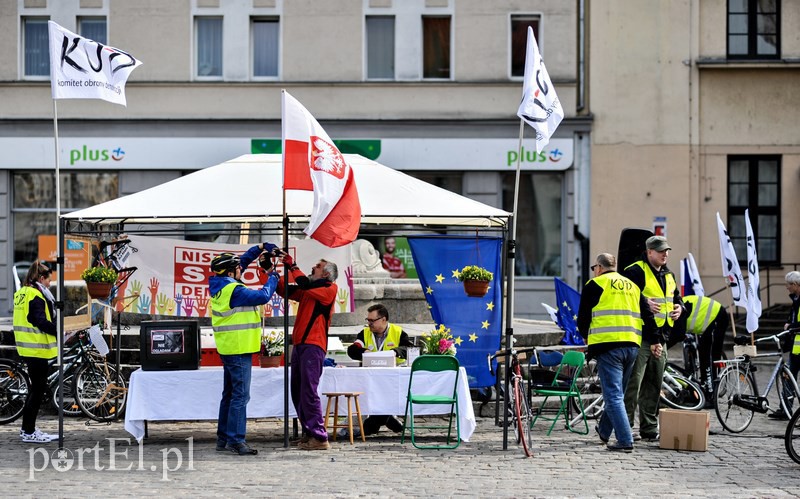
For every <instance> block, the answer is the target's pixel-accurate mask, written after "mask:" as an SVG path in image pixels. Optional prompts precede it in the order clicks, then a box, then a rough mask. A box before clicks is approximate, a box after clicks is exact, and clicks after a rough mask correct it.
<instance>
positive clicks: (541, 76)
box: [517, 26, 564, 152]
mask: <svg viewBox="0 0 800 499" xmlns="http://www.w3.org/2000/svg"><path fill="white" fill-rule="evenodd" d="M517 116H519V117H520V118H522V119H523V120H525V123H527V124H529V125H530V126H532V127H533V129H534V130H536V152H542V149H544V146H546V145H547V144H548V142H550V137H551V136H552V135H553V133H555V131H556V128H558V124H559V123H561V120H563V119H564V109H563V108H562V107H561V101H559V100H558V96H557V95H556V88H555V87H554V86H553V82H552V81H550V75H549V74H548V73H547V68H546V67H545V66H544V59H542V55H541V54H540V53H539V46H538V45H536V38H535V37H534V36H533V29H531V27H530V26H528V47H527V50H526V52H525V77H524V78H523V81H522V103H521V104H520V105H519V110H517Z"/></svg>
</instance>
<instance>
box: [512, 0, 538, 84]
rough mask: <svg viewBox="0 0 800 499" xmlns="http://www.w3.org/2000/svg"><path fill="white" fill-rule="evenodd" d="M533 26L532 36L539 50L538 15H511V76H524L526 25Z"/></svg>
mask: <svg viewBox="0 0 800 499" xmlns="http://www.w3.org/2000/svg"><path fill="white" fill-rule="evenodd" d="M529 26H530V27H531V28H533V36H534V38H536V43H537V44H538V45H539V49H540V50H541V48H542V44H541V43H540V38H539V16H535V15H518V16H511V77H512V78H514V77H518V78H522V77H523V76H525V53H526V51H527V49H528V27H529Z"/></svg>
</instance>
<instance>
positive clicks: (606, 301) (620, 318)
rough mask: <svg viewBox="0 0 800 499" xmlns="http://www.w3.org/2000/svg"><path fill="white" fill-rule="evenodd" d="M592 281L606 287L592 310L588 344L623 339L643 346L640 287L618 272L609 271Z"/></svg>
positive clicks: (613, 341)
mask: <svg viewBox="0 0 800 499" xmlns="http://www.w3.org/2000/svg"><path fill="white" fill-rule="evenodd" d="M592 281H594V282H595V283H596V284H597V285H598V286H600V287H601V288H603V294H602V295H600V300H599V301H598V302H597V305H595V306H594V308H593V309H592V321H591V323H590V324H589V334H588V341H587V343H588V345H589V346H591V345H597V344H600V343H616V342H621V341H627V342H631V343H635V344H637V345H641V344H642V317H641V315H640V310H639V296H640V294H641V291H640V290H639V286H637V285H636V284H634V283H633V281H631V280H630V279H628V278H626V277H624V276H622V275H620V274H619V273H617V272H606V273H605V274H601V275H599V276H597V277H595V278H594V279H592Z"/></svg>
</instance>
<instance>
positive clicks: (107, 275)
mask: <svg viewBox="0 0 800 499" xmlns="http://www.w3.org/2000/svg"><path fill="white" fill-rule="evenodd" d="M81 279H83V280H84V281H86V289H87V290H88V291H89V296H90V297H92V298H94V299H98V300H105V299H106V298H108V295H109V294H111V288H113V287H114V283H116V282H117V272H116V271H115V270H114V269H110V268H107V267H90V268H88V269H86V270H84V271H83V272H82V273H81Z"/></svg>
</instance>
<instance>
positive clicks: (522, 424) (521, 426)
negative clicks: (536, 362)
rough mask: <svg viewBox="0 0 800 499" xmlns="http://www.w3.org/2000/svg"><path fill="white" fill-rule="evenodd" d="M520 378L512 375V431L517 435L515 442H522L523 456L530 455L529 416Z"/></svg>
mask: <svg viewBox="0 0 800 499" xmlns="http://www.w3.org/2000/svg"><path fill="white" fill-rule="evenodd" d="M521 381H522V378H521V377H518V376H515V377H514V419H515V420H516V421H515V422H516V425H515V427H514V433H515V434H516V436H517V443H518V444H519V443H521V444H522V449H523V450H524V451H525V456H526V457H530V456H531V452H530V449H529V447H530V445H531V418H530V414H531V413H530V409H528V401H527V400H526V399H525V394H524V390H523V389H522V386H520V385H521V384H522V383H521Z"/></svg>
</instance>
